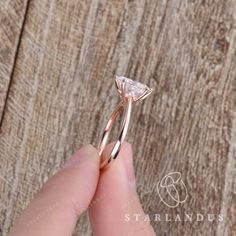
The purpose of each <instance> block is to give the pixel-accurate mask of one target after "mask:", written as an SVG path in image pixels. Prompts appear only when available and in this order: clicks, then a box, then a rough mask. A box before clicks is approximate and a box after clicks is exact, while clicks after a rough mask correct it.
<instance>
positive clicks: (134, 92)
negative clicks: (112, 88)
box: [115, 76, 152, 101]
mask: <svg viewBox="0 0 236 236" xmlns="http://www.w3.org/2000/svg"><path fill="white" fill-rule="evenodd" d="M115 82H116V86H117V90H118V93H119V94H120V95H121V96H122V97H131V98H132V99H133V101H138V100H140V99H144V98H146V97H147V96H148V95H149V94H150V93H151V92H152V89H150V88H149V87H148V86H147V85H145V84H142V83H140V82H137V81H134V80H132V79H129V78H126V77H124V76H116V80H115Z"/></svg>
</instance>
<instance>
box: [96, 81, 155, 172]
mask: <svg viewBox="0 0 236 236" xmlns="http://www.w3.org/2000/svg"><path fill="white" fill-rule="evenodd" d="M115 85H116V88H117V91H118V94H119V95H120V98H121V101H120V103H119V104H118V106H117V107H116V108H115V110H114V111H113V113H112V114H111V117H110V119H109V121H108V123H107V125H106V127H105V129H104V132H103V135H102V137H101V140H100V142H99V145H98V150H99V156H100V157H101V163H100V169H102V168H105V167H107V166H108V165H109V164H110V163H111V162H112V161H113V160H115V159H116V157H117V156H118V154H119V152H120V149H121V145H122V143H123V141H124V139H125V136H126V134H127V131H128V126H129V121H130V116H131V109H132V104H133V102H136V101H139V100H142V99H144V98H146V97H147V96H148V95H150V94H151V92H152V90H153V89H151V88H149V87H148V86H146V85H144V84H142V83H140V82H137V81H133V80H131V79H129V78H126V77H123V76H116V78H115ZM121 114H123V121H122V124H121V128H120V132H119V136H118V138H117V141H116V142H115V144H114V146H113V148H112V150H111V152H110V154H109V155H108V156H105V155H102V154H103V151H104V149H105V146H106V144H107V141H108V137H109V134H110V132H111V130H112V128H113V126H114V124H115V121H116V120H117V118H118V117H119V116H120V115H121Z"/></svg>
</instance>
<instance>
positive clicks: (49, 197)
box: [10, 145, 100, 236]
mask: <svg viewBox="0 0 236 236" xmlns="http://www.w3.org/2000/svg"><path fill="white" fill-rule="evenodd" d="M99 160H100V158H99V156H98V152H97V150H96V149H95V148H94V147H93V146H91V145H88V146H85V147H83V148H82V149H80V150H79V151H78V152H77V153H75V154H74V155H73V156H72V158H71V159H69V161H68V162H67V164H66V166H65V168H64V169H62V170H61V171H59V172H58V173H57V174H56V175H54V176H53V177H52V178H51V179H49V180H48V181H47V183H46V184H45V185H44V186H43V188H42V189H41V191H40V192H39V193H38V194H36V196H35V198H34V199H33V201H32V202H31V203H30V204H29V206H28V207H27V208H26V210H25V211H24V212H23V214H22V215H21V216H20V218H19V219H18V220H17V222H16V224H15V226H14V227H13V229H12V231H11V233H10V236H16V235H17V236H20V235H24V236H27V235H30V236H38V235H40V236H41V235H57V236H66V235H71V234H72V232H73V229H74V227H75V224H76V221H77V217H78V216H79V215H80V214H81V213H83V212H84V211H85V210H86V208H87V207H88V205H89V203H90V201H91V199H92V197H93V195H94V193H95V190H96V187H97V182H98V178H99Z"/></svg>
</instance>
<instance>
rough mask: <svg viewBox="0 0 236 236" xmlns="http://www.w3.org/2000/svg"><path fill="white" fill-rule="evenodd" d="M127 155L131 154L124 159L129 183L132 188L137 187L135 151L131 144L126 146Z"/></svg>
mask: <svg viewBox="0 0 236 236" xmlns="http://www.w3.org/2000/svg"><path fill="white" fill-rule="evenodd" d="M126 148H127V153H129V154H128V155H127V156H125V157H124V163H125V170H126V175H127V179H128V182H129V184H130V186H131V187H132V188H135V187H136V179H135V171H134V165H133V151H132V146H131V144H129V143H127V144H126Z"/></svg>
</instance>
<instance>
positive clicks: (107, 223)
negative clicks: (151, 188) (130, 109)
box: [89, 142, 155, 236]
mask: <svg viewBox="0 0 236 236" xmlns="http://www.w3.org/2000/svg"><path fill="white" fill-rule="evenodd" d="M111 147H112V145H110V146H108V147H107V149H106V150H105V154H104V155H107V154H108V153H110V152H109V151H108V150H109V149H111ZM89 216H90V220H91V223H92V228H93V231H94V233H95V235H96V236H110V235H113V236H116V235H117V236H120V235H135V236H136V235H137V236H138V235H147V236H151V235H155V233H154V231H153V229H152V227H151V225H150V224H149V222H147V221H145V220H144V219H145V213H144V211H143V209H142V206H141V204H140V201H139V198H138V194H137V192H136V187H135V175H134V169H133V160H132V149H131V145H130V144H128V143H126V142H125V143H124V144H122V148H121V151H120V153H119V155H118V157H117V159H116V160H115V161H114V162H113V163H112V164H111V165H110V166H108V168H106V169H105V170H103V171H102V172H101V174H100V179H99V183H98V187H97V190H96V193H95V196H94V198H93V200H92V203H91V204H90V207H89ZM136 216H138V220H136Z"/></svg>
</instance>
